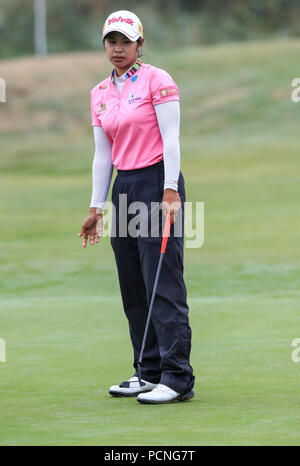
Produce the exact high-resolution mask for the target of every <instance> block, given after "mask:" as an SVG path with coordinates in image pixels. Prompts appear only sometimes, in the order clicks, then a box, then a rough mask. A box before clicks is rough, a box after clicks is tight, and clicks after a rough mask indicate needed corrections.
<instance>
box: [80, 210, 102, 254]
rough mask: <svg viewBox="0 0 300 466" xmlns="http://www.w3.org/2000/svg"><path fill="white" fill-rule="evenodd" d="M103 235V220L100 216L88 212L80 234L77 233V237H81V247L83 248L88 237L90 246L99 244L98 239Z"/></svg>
mask: <svg viewBox="0 0 300 466" xmlns="http://www.w3.org/2000/svg"><path fill="white" fill-rule="evenodd" d="M102 234H103V219H102V214H96V213H95V212H90V214H89V215H88V216H87V218H86V219H85V221H84V222H83V224H82V227H81V232H80V233H78V235H77V236H78V237H83V240H82V246H83V247H84V248H85V247H86V245H87V242H88V238H89V237H90V243H91V245H94V244H95V243H99V238H101V237H102Z"/></svg>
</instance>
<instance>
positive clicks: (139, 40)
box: [102, 31, 142, 46]
mask: <svg viewBox="0 0 300 466" xmlns="http://www.w3.org/2000/svg"><path fill="white" fill-rule="evenodd" d="M113 33H114V31H111V32H109V33H108V34H106V36H105V37H104V39H102V44H103V46H104V42H105V39H108V38H109V37H111V34H113ZM124 35H125V34H124ZM136 43H137V44H138V45H142V38H141V37H139V38H138V40H137V41H136Z"/></svg>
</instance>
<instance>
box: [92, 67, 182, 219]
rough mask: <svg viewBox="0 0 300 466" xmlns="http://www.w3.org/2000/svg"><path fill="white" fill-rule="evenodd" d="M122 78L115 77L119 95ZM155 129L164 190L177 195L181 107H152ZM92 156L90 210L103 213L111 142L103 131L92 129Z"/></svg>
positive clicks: (172, 104) (110, 171)
mask: <svg viewBox="0 0 300 466" xmlns="http://www.w3.org/2000/svg"><path fill="white" fill-rule="evenodd" d="M125 75H126V73H124V75H122V76H120V77H117V76H115V79H116V81H115V82H116V87H117V89H118V91H119V92H121V90H122V87H123V85H124V82H125V79H126V78H125ZM154 109H155V112H156V117H157V121H158V126H159V130H160V134H161V138H162V141H163V160H164V170H165V180H164V189H167V188H170V189H174V190H175V191H177V187H178V185H177V182H178V177H179V171H180V146H179V132H180V105H179V102H178V101H171V102H164V103H162V104H158V105H154ZM94 140H95V156H94V160H93V166H92V178H93V189H92V199H91V203H90V207H99V208H101V209H102V210H103V209H104V205H105V201H106V197H107V193H108V190H109V186H110V182H111V178H112V174H113V164H112V154H111V146H112V145H111V142H110V140H109V138H108V137H107V135H106V133H105V131H104V130H103V128H102V127H99V126H94Z"/></svg>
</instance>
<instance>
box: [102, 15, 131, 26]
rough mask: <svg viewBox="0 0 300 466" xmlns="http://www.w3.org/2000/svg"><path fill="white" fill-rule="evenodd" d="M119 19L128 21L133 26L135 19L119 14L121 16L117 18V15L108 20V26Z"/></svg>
mask: <svg viewBox="0 0 300 466" xmlns="http://www.w3.org/2000/svg"><path fill="white" fill-rule="evenodd" d="M118 21H121V23H126V24H130V25H131V26H133V19H130V18H123V17H122V16H119V18H116V17H115V16H114V17H113V18H111V19H109V20H108V26H109V25H110V24H111V23H117V22H118Z"/></svg>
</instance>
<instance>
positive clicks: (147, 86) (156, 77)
mask: <svg viewBox="0 0 300 466" xmlns="http://www.w3.org/2000/svg"><path fill="white" fill-rule="evenodd" d="M171 100H179V95H178V88H177V86H176V84H175V82H174V81H173V79H172V78H171V76H170V75H169V74H168V73H167V72H166V71H164V70H162V69H159V68H156V67H155V66H151V65H148V64H145V63H142V62H141V60H138V61H137V63H136V64H135V65H134V66H133V67H132V68H131V69H130V70H129V71H128V73H127V75H126V80H125V83H124V85H123V88H122V91H121V94H119V92H118V90H117V88H116V85H115V83H114V71H113V73H112V75H111V76H110V77H109V78H107V79H105V80H104V81H102V82H101V83H99V84H97V86H95V87H94V88H93V89H92V91H91V112H92V125H93V126H102V127H103V129H104V131H105V133H106V135H107V136H108V138H109V139H110V141H111V143H112V161H113V165H114V166H115V167H116V168H117V169H120V170H132V169H137V168H143V167H146V166H149V165H153V164H155V163H157V162H160V161H161V160H162V159H163V142H162V138H161V135H160V130H159V126H158V122H157V118H156V113H155V109H154V107H153V106H154V105H156V104H161V103H163V102H169V101H171Z"/></svg>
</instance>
